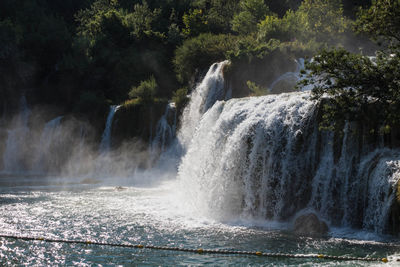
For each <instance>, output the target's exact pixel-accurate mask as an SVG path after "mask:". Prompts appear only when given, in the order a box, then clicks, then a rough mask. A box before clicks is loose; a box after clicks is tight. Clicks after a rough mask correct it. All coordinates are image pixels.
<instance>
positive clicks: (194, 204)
mask: <svg viewBox="0 0 400 267" xmlns="http://www.w3.org/2000/svg"><path fill="white" fill-rule="evenodd" d="M226 64H228V62H226V61H225V62H221V63H216V64H214V65H213V66H211V67H210V69H209V71H208V72H207V75H206V76H205V78H204V79H203V81H202V82H201V83H200V84H199V85H198V87H197V88H196V89H195V90H194V91H193V92H192V94H191V100H190V103H189V104H188V106H187V107H186V109H185V110H184V113H183V117H182V124H181V128H180V129H179V132H178V134H177V139H176V140H175V142H173V143H174V145H172V146H170V147H168V145H167V144H168V143H170V142H171V138H172V136H174V132H175V127H176V123H175V122H176V121H175V119H174V123H173V124H172V125H171V124H170V123H168V118H167V117H168V116H169V115H168V114H169V113H170V108H171V107H170V106H168V107H167V108H166V112H165V114H164V116H163V117H162V118H161V120H160V121H159V124H158V126H157V134H156V136H155V139H154V141H153V143H152V146H158V147H160V148H161V150H163V151H164V152H163V154H162V155H161V156H160V160H159V164H156V166H155V168H153V169H152V170H150V171H149V172H147V173H146V172H145V173H144V174H143V173H141V172H140V173H138V172H137V164H135V159H134V158H132V159H130V160H127V159H126V158H125V157H124V156H123V155H122V153H120V154H119V155H116V156H115V155H112V156H109V154H110V146H111V141H110V140H111V130H112V121H113V116H114V115H115V112H116V111H117V110H118V108H119V106H112V107H110V112H109V114H108V118H107V122H106V127H105V130H104V132H103V136H102V141H101V144H100V154H101V155H100V156H99V157H96V156H93V155H90V154H87V153H86V152H85V149H84V148H82V146H84V145H82V140H81V139H82V137H80V138H81V139H80V140H78V141H77V142H76V144H75V143H74V145H73V146H76V147H78V148H79V149H78V148H77V149H75V150H74V151H73V153H72V154H71V155H69V156H70V158H72V160H70V162H68V164H67V165H68V169H69V170H72V171H71V172H69V173H77V172H78V173H79V172H81V171H77V170H82V172H84V171H86V173H87V174H88V175H90V174H92V175H95V176H96V175H100V174H101V175H102V176H104V177H114V176H117V173H118V174H121V175H122V176H128V177H133V178H132V179H133V180H135V181H139V180H140V179H142V180H143V179H149V180H154V179H156V178H157V177H159V176H168V177H169V178H170V177H171V176H174V175H175V172H176V168H178V174H177V175H176V176H177V182H178V184H179V185H178V186H176V189H177V192H176V193H177V194H180V199H181V201H182V203H183V207H182V208H183V209H187V210H191V211H192V212H195V213H197V214H198V215H201V216H203V217H206V218H212V219H216V220H218V221H225V222H234V221H236V222H237V221H250V222H253V223H255V224H257V222H259V221H260V220H261V221H263V220H270V221H275V222H279V223H280V222H284V223H290V222H291V221H292V220H293V218H294V217H295V216H296V214H299V213H301V212H304V211H305V210H312V211H315V212H316V213H318V214H319V215H320V216H321V217H322V218H323V219H325V220H326V221H327V222H328V223H329V224H331V225H332V226H338V227H342V226H344V227H353V228H362V229H365V230H371V231H374V232H377V233H382V232H384V231H385V229H386V228H387V222H388V220H389V218H388V216H389V211H390V206H391V204H392V202H393V200H394V197H395V196H394V193H393V192H395V185H396V183H397V182H398V180H399V177H400V172H399V169H400V167H399V166H400V152H399V151H396V150H389V149H383V148H381V149H377V150H373V151H372V150H371V151H364V150H365V149H363V150H361V151H360V149H359V145H358V140H357V137H355V136H354V135H352V134H351V132H352V129H354V127H355V126H354V125H351V124H350V123H348V124H347V125H346V127H345V129H344V136H343V137H342V138H341V144H340V148H339V151H340V153H339V155H338V156H336V158H335V147H334V146H333V143H334V136H333V134H331V133H323V132H320V131H318V121H317V114H316V113H317V106H316V103H315V102H313V101H311V100H310V94H309V93H308V92H304V93H290V94H281V95H270V96H264V97H250V98H242V99H231V100H228V101H221V100H222V99H224V98H226V93H225V91H224V87H225V86H224V78H223V74H222V69H223V67H224V66H225V65H226ZM279 79H281V78H279ZM21 107H22V108H21V110H22V112H21V115H20V118H19V119H18V120H17V122H16V123H15V125H16V126H15V127H14V128H12V129H11V130H10V131H9V133H13V131H15V132H16V134H9V137H8V139H7V142H6V150H5V153H4V166H5V170H6V171H8V172H18V171H21V170H24V168H25V166H24V165H23V160H21V156H22V155H23V151H22V152H21V148H23V147H24V146H26V144H27V143H29V141H27V140H26V138H27V136H28V134H29V128H28V126H27V124H28V123H27V122H28V116H29V111H27V108H26V105H23V103H22V104H21ZM60 121H61V118H60V117H58V118H56V119H54V120H52V121H50V122H49V123H47V124H46V126H45V127H44V129H43V131H42V135H41V138H40V142H39V145H38V147H37V149H36V150H35V151H36V152H35V153H34V155H35V156H34V157H33V158H34V159H35V160H34V161H33V162H35V163H36V164H34V165H35V166H36V167H35V168H37V169H36V170H37V171H42V170H45V169H46V167H45V166H46V165H51V161H49V158H50V159H51V155H49V153H48V151H47V150H49V148H50V147H51V146H53V145H54V143H57V142H61V141H60V140H59V139H61V140H64V139H66V140H68V139H67V136H66V135H68V133H66V134H61V133H63V132H64V131H65V130H64V128H62V127H60ZM81 135H82V133H80V136H81ZM21 136H22V137H23V138H21ZM60 147H63V146H60ZM178 147H181V148H183V149H182V150H183V151H180V149H178ZM337 150H338V149H336V151H337ZM76 151H78V152H79V153H78V152H76ZM75 152H76V153H75ZM135 152H136V151H133V153H135ZM336 153H337V152H336ZM78 154H79V156H77V155H78ZM90 156H93V157H92V158H91V157H90ZM139 157H140V156H139ZM55 158H57V156H55ZM21 162H22V163H21ZM44 163H46V164H44ZM78 163H81V164H82V165H79V164H78ZM60 165H62V164H60ZM93 166H94V167H93ZM165 173H168V175H164V174H165ZM121 175H120V176H121ZM135 177H136V178H138V177H139V178H140V179H139V178H138V179H136V178H135ZM250 224H251V223H250Z"/></svg>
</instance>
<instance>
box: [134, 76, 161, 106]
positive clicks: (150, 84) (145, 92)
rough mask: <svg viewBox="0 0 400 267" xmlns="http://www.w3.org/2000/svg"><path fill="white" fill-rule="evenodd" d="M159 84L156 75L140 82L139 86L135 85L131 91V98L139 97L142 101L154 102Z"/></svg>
mask: <svg viewBox="0 0 400 267" xmlns="http://www.w3.org/2000/svg"><path fill="white" fill-rule="evenodd" d="M157 89H158V85H157V82H156V79H155V78H154V76H151V77H150V79H148V80H145V81H142V82H140V84H139V86H137V87H133V88H132V89H131V91H129V94H128V95H129V98H138V99H139V101H140V102H142V103H147V104H150V103H152V102H154V98H155V96H156V93H157Z"/></svg>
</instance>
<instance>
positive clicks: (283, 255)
mask: <svg viewBox="0 0 400 267" xmlns="http://www.w3.org/2000/svg"><path fill="white" fill-rule="evenodd" d="M0 237H2V238H9V239H17V240H24V241H43V242H53V243H69V244H84V245H98V246H111V247H124V248H137V249H154V250H171V251H183V252H192V253H198V254H203V253H204V254H235V255H254V256H263V257H275V258H278V257H280V258H315V259H326V260H340V261H353V260H356V261H381V262H388V259H387V258H359V257H347V256H331V255H324V254H288V253H267V252H261V251H239V250H222V249H203V248H196V249H190V248H180V247H163V246H153V245H142V244H116V243H106V242H97V241H89V240H87V241H83V240H66V239H51V238H43V237H27V236H13V235H0Z"/></svg>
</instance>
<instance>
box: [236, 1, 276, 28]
mask: <svg viewBox="0 0 400 267" xmlns="http://www.w3.org/2000/svg"><path fill="white" fill-rule="evenodd" d="M240 10H241V12H240V13H238V14H236V15H235V16H234V17H233V20H232V30H233V31H235V32H238V33H240V34H249V33H252V32H255V31H256V30H257V23H258V22H259V21H260V20H262V19H264V18H265V16H267V15H269V14H270V13H271V12H270V11H269V9H268V7H267V6H266V5H265V3H264V0H241V1H240Z"/></svg>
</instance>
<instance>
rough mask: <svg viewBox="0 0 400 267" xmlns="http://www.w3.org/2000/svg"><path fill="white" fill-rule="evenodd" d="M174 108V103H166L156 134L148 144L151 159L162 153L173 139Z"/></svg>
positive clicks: (174, 124)
mask: <svg viewBox="0 0 400 267" xmlns="http://www.w3.org/2000/svg"><path fill="white" fill-rule="evenodd" d="M175 131H176V108H175V103H168V105H167V106H166V108H165V112H164V114H163V115H162V116H161V118H160V120H159V121H158V122H157V126H156V133H155V136H154V138H153V140H152V141H151V143H150V151H151V154H152V157H155V154H158V152H159V151H161V152H164V151H165V150H166V149H167V147H168V146H169V145H170V144H171V143H172V141H173V140H174V138H175Z"/></svg>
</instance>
